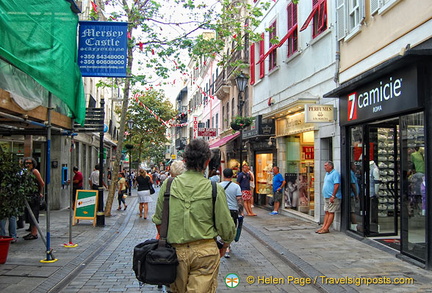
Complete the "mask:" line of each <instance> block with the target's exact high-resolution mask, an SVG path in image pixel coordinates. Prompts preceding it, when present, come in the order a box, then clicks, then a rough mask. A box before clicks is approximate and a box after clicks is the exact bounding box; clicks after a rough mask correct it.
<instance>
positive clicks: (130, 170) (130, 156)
mask: <svg viewBox="0 0 432 293" xmlns="http://www.w3.org/2000/svg"><path fill="white" fill-rule="evenodd" d="M129 141H130V143H131V145H132V135H131V134H129ZM129 179H130V181H129ZM127 181H128V184H129V192H128V194H129V196H131V195H132V148H130V149H129V176H128V178H127Z"/></svg>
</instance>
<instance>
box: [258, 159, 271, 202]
mask: <svg viewBox="0 0 432 293" xmlns="http://www.w3.org/2000/svg"><path fill="white" fill-rule="evenodd" d="M255 162H256V172H255V180H256V184H255V188H256V193H258V194H264V195H268V194H270V195H272V185H273V173H272V168H273V154H257V155H256V158H255Z"/></svg>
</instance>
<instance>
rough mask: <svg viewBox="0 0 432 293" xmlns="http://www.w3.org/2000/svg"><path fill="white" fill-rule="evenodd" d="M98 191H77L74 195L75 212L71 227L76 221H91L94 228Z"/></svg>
mask: <svg viewBox="0 0 432 293" xmlns="http://www.w3.org/2000/svg"><path fill="white" fill-rule="evenodd" d="M97 199H98V190H77V192H76V195H75V211H74V218H73V223H72V224H73V225H75V224H76V223H77V220H91V221H93V226H96V208H97V205H96V204H97Z"/></svg>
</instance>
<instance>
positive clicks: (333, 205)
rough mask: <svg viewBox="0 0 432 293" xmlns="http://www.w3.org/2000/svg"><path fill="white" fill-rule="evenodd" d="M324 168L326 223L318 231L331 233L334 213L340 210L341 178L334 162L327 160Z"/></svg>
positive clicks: (323, 191)
mask: <svg viewBox="0 0 432 293" xmlns="http://www.w3.org/2000/svg"><path fill="white" fill-rule="evenodd" d="M324 170H325V171H326V172H327V173H326V175H325V177H324V185H323V189H322V193H323V197H324V211H325V215H324V224H323V226H322V227H321V229H318V230H317V231H316V233H318V234H325V233H329V232H330V230H329V228H330V226H331V224H332V223H333V220H334V213H335V212H337V211H339V209H340V204H341V199H342V193H341V191H340V188H339V187H340V183H341V178H340V174H339V172H338V171H336V170H335V169H334V165H333V162H330V161H327V162H325V163H324Z"/></svg>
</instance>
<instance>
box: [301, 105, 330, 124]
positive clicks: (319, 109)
mask: <svg viewBox="0 0 432 293" xmlns="http://www.w3.org/2000/svg"><path fill="white" fill-rule="evenodd" d="M334 120H335V114H334V107H333V105H317V104H306V105H305V122H306V123H323V122H333V121H334Z"/></svg>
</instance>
